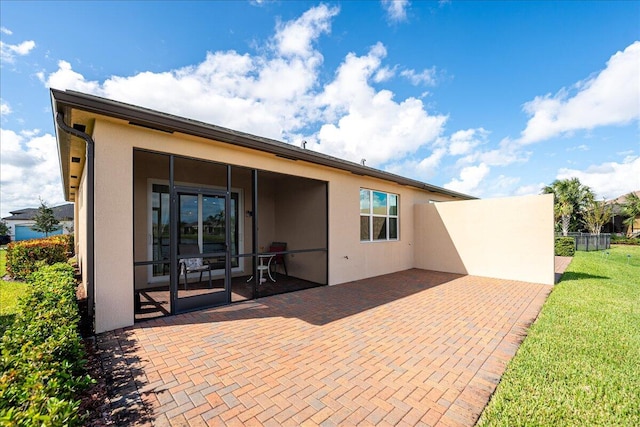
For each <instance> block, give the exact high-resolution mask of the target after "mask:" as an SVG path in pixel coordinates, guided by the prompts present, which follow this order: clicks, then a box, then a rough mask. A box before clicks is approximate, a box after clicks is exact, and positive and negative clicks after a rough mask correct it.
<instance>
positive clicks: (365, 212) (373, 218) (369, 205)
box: [360, 188, 400, 242]
mask: <svg viewBox="0 0 640 427" xmlns="http://www.w3.org/2000/svg"><path fill="white" fill-rule="evenodd" d="M399 201H400V197H399V196H398V195H397V194H393V193H385V192H384V191H376V190H369V189H367V188H361V189H360V241H361V242H379V241H388V240H398V236H399V233H398V230H399V215H398V213H399V212H398V205H399Z"/></svg>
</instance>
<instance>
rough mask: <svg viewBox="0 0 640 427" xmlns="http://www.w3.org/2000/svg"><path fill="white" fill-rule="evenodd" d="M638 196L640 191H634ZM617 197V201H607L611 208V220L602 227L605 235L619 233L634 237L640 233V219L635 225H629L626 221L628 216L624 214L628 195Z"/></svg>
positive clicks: (635, 221)
mask: <svg viewBox="0 0 640 427" xmlns="http://www.w3.org/2000/svg"><path fill="white" fill-rule="evenodd" d="M632 193H634V194H635V195H636V196H638V197H640V190H638V191H632ZM628 194H629V193H626V194H623V195H622V196H619V197H616V198H615V199H611V200H607V201H606V202H605V203H606V204H607V205H609V206H611V219H610V220H609V221H608V222H607V223H606V224H605V225H604V226H603V227H602V232H603V233H618V234H629V235H634V234H637V233H638V231H640V217H638V218H636V219H634V220H633V223H631V224H629V225H627V224H625V223H624V222H625V220H626V219H627V217H626V215H625V214H624V212H623V205H624V204H625V203H626V202H627V195H628Z"/></svg>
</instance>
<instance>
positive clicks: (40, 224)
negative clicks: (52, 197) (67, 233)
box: [31, 199, 60, 236]
mask: <svg viewBox="0 0 640 427" xmlns="http://www.w3.org/2000/svg"><path fill="white" fill-rule="evenodd" d="M33 220H34V221H35V222H36V223H35V224H34V225H32V226H31V229H33V230H35V231H39V232H40V233H44V235H45V236H48V235H49V233H51V232H53V231H56V230H57V229H58V227H59V224H60V221H58V220H57V219H56V217H55V215H54V214H53V209H51V208H50V207H49V206H47V204H46V203H45V202H43V201H42V199H40V207H39V208H38V213H37V214H36V215H35V216H34V218H33Z"/></svg>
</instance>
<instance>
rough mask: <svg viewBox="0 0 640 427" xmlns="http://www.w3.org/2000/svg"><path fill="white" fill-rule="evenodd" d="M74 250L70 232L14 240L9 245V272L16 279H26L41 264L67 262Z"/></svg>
mask: <svg viewBox="0 0 640 427" xmlns="http://www.w3.org/2000/svg"><path fill="white" fill-rule="evenodd" d="M72 252H73V236H72V235H70V234H64V235H56V236H51V237H46V238H44V239H33V240H23V241H20V242H12V243H9V244H8V245H7V273H8V274H9V276H11V277H12V278H14V279H26V278H27V277H28V276H29V274H31V273H33V272H34V271H36V270H37V268H38V266H39V265H41V264H47V265H51V264H55V263H57V262H65V261H66V260H67V259H68V258H69V256H70V254H71V253H72Z"/></svg>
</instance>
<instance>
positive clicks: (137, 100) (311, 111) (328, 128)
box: [43, 5, 447, 166]
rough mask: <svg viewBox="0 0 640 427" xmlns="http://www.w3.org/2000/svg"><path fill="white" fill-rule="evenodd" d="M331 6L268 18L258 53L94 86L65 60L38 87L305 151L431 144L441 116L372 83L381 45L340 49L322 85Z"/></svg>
mask: <svg viewBox="0 0 640 427" xmlns="http://www.w3.org/2000/svg"><path fill="white" fill-rule="evenodd" d="M337 13H338V9H336V8H328V7H327V6H324V5H321V6H318V7H316V8H312V9H310V10H309V11H307V12H305V13H304V14H303V15H302V16H301V17H299V18H298V19H295V20H292V21H289V22H285V23H278V24H277V25H276V32H275V35H274V36H273V38H272V39H271V40H270V42H269V43H268V46H267V49H265V50H263V51H262V53H261V54H260V55H255V56H252V55H249V54H240V53H238V52H235V51H227V52H213V53H208V54H207V57H206V59H205V60H204V61H203V62H202V63H200V64H196V65H194V66H189V67H184V68H181V69H177V70H171V71H167V72H163V73H151V72H145V73H139V74H136V75H134V76H130V77H120V76H113V77H111V78H109V79H107V80H106V81H104V82H103V83H102V84H100V83H99V82H96V81H87V80H86V79H85V78H84V76H83V75H82V74H80V73H78V72H76V71H74V70H73V69H72V67H71V65H70V64H69V63H68V62H66V61H60V63H59V69H58V70H57V71H55V72H53V73H51V74H49V75H48V76H46V77H45V76H43V79H44V81H45V84H46V85H47V86H50V87H56V88H60V89H74V90H79V91H82V92H88V93H93V94H96V95H100V96H104V97H106V98H110V99H116V100H119V101H124V102H128V103H132V104H136V105H141V106H144V107H149V108H154V109H157V110H160V111H165V112H168V113H172V114H177V115H181V116H185V117H189V118H193V119H197V120H202V121H205V122H209V123H216V124H219V125H222V126H227V127H230V128H233V129H239V130H242V131H246V132H250V133H254V134H257V135H261V136H266V137H270V138H275V139H279V140H285V141H286V140H288V141H290V142H295V141H298V140H301V139H306V140H307V141H308V144H307V148H308V149H314V150H317V151H320V152H323V153H327V154H331V155H334V156H337V157H340V158H343V159H348V160H352V161H355V162H359V161H360V159H362V158H365V159H367V165H369V166H381V165H383V164H385V163H388V162H393V161H394V160H399V159H401V158H402V157H403V156H405V155H407V154H411V153H414V152H416V151H417V150H418V149H419V148H420V147H422V146H425V145H427V144H429V143H431V142H433V141H434V140H435V139H436V138H437V137H438V136H439V135H440V134H441V133H442V131H443V126H444V123H445V122H446V120H447V117H446V116H444V115H430V114H428V113H427V111H426V109H425V106H424V105H423V103H422V101H421V100H419V99H416V98H413V97H410V98H407V99H404V100H398V101H396V100H395V99H394V94H393V93H392V92H390V91H389V90H385V89H382V90H376V89H375V88H374V87H373V86H372V84H373V83H380V82H381V81H382V80H384V79H385V78H388V77H389V76H390V75H391V74H392V73H393V69H389V68H388V67H386V66H385V65H383V64H382V61H383V59H384V58H385V56H386V54H387V51H386V48H385V47H384V45H382V43H377V44H375V45H374V46H372V47H371V48H370V50H369V52H368V53H367V54H366V55H362V56H358V55H356V54H355V53H349V54H347V55H346V57H345V59H344V61H343V62H342V64H341V65H340V66H339V67H338V69H337V71H336V73H335V76H334V78H333V79H332V80H330V81H328V82H327V84H325V85H324V86H323V87H319V86H318V82H319V81H320V66H321V65H322V61H323V58H322V55H321V54H320V52H319V51H318V50H317V49H316V48H315V47H314V46H315V44H316V41H317V39H318V38H319V37H320V36H321V35H322V34H324V33H328V32H329V31H330V24H331V18H332V17H333V16H335V14H337Z"/></svg>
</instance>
